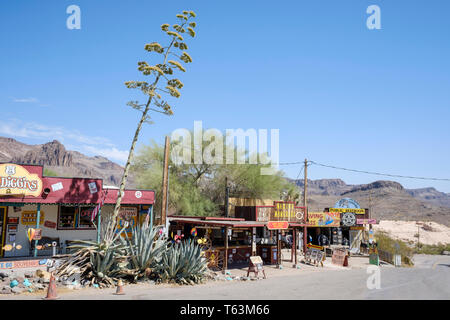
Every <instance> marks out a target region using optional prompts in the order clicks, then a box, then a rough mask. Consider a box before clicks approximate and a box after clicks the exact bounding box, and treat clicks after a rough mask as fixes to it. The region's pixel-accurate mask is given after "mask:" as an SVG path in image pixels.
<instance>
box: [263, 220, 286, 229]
mask: <svg viewBox="0 0 450 320" xmlns="http://www.w3.org/2000/svg"><path fill="white" fill-rule="evenodd" d="M288 227H289V222H288V221H269V222H267V229H269V230H278V229H287V228H288Z"/></svg>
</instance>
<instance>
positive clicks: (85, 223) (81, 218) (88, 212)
mask: <svg viewBox="0 0 450 320" xmlns="http://www.w3.org/2000/svg"><path fill="white" fill-rule="evenodd" d="M93 210H94V207H80V214H79V215H78V226H77V228H78V229H92V228H95V227H94V224H93V223H92V222H91V216H92V211H93ZM97 217H98V215H97ZM97 217H96V218H97Z"/></svg>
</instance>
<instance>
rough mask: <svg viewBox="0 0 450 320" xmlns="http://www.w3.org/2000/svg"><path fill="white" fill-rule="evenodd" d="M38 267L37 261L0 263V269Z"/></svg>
mask: <svg viewBox="0 0 450 320" xmlns="http://www.w3.org/2000/svg"><path fill="white" fill-rule="evenodd" d="M34 267H39V260H18V261H11V262H0V269H18V268H34Z"/></svg>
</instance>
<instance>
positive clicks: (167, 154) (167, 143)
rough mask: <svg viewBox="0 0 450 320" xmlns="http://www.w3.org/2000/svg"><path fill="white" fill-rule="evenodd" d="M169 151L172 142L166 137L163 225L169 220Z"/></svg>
mask: <svg viewBox="0 0 450 320" xmlns="http://www.w3.org/2000/svg"><path fill="white" fill-rule="evenodd" d="M169 149H170V140H169V137H168V136H166V143H165V146H164V166H163V180H162V205H161V225H163V226H165V225H166V218H167V193H168V188H167V187H168V180H169V177H168V176H169Z"/></svg>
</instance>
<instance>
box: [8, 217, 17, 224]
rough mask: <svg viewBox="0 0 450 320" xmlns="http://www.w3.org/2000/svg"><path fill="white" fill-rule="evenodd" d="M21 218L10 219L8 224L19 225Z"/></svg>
mask: <svg viewBox="0 0 450 320" xmlns="http://www.w3.org/2000/svg"><path fill="white" fill-rule="evenodd" d="M18 223H19V218H18V217H17V218H13V217H8V224H18Z"/></svg>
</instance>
